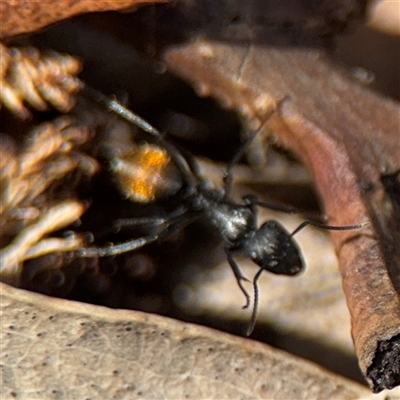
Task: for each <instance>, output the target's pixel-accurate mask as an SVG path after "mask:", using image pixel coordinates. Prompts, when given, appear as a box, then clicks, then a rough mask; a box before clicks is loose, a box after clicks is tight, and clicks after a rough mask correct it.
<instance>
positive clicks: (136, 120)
mask: <svg viewBox="0 0 400 400" xmlns="http://www.w3.org/2000/svg"><path fill="white" fill-rule="evenodd" d="M83 92H84V93H86V94H87V95H88V96H89V97H91V98H92V99H93V100H95V101H96V102H97V103H99V104H102V105H103V106H105V107H106V108H108V109H109V110H111V111H113V112H115V114H117V115H119V116H120V117H121V118H123V119H125V120H126V121H129V122H131V123H132V124H134V125H136V126H138V127H139V128H141V129H143V130H144V131H145V132H147V133H150V134H151V135H152V136H154V137H155V138H157V139H162V138H163V135H162V134H161V133H160V132H159V131H158V130H157V129H156V128H154V127H153V126H151V125H150V124H149V123H148V122H147V121H145V120H144V119H143V118H141V117H139V116H138V115H136V114H134V113H133V112H132V111H130V110H128V109H127V108H126V107H124V106H123V105H122V104H121V103H119V102H118V101H116V100H113V99H111V98H109V97H108V96H105V95H104V94H103V93H101V92H99V91H98V90H96V89H93V88H92V87H90V86H88V85H84V87H83Z"/></svg>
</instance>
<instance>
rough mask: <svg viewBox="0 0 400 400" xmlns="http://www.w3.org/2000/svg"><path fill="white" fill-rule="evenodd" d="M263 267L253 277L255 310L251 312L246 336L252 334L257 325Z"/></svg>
mask: <svg viewBox="0 0 400 400" xmlns="http://www.w3.org/2000/svg"><path fill="white" fill-rule="evenodd" d="M263 271H264V270H263V269H260V270H259V271H258V272H257V273H256V276H255V277H254V279H253V288H254V305H253V312H252V313H251V318H250V322H249V326H248V328H247V331H246V336H250V335H251V333H252V332H253V330H254V327H255V325H256V319H257V311H258V296H259V290H258V285H257V281H258V279H259V278H260V276H261V274H262V273H263Z"/></svg>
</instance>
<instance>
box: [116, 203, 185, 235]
mask: <svg viewBox="0 0 400 400" xmlns="http://www.w3.org/2000/svg"><path fill="white" fill-rule="evenodd" d="M187 211H188V210H187V209H186V208H183V207H182V208H179V209H178V210H176V211H174V212H172V213H171V214H169V215H167V216H165V217H144V218H141V217H138V218H121V219H117V220H116V221H115V222H114V224H113V227H114V228H115V230H116V231H117V232H118V231H119V230H120V229H121V228H123V227H128V226H137V225H158V226H159V225H165V224H170V225H171V224H173V223H174V222H175V221H177V220H179V218H180V217H182V216H183V215H184V214H186V213H187Z"/></svg>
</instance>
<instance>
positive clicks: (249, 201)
mask: <svg viewBox="0 0 400 400" xmlns="http://www.w3.org/2000/svg"><path fill="white" fill-rule="evenodd" d="M243 200H244V203H245V204H246V205H251V206H258V207H264V208H269V209H271V210H274V211H282V212H286V213H298V212H299V210H297V209H296V208H293V207H289V206H285V205H281V204H276V203H269V202H268V203H267V202H263V201H260V200H258V199H257V197H256V196H253V195H248V196H244V197H243ZM303 214H304V213H303ZM306 217H308V218H317V217H315V216H313V215H309V214H306ZM307 225H312V226H315V227H317V228H320V229H326V230H328V231H350V230H352V229H360V228H363V227H364V226H367V225H369V222H365V223H363V224H357V225H342V226H332V225H325V224H321V223H319V222H314V221H311V220H308V221H304V222H303V223H301V224H300V225H299V226H298V227H297V228H296V229H295V230H294V231H293V232H292V234H291V235H290V236H294V235H295V234H296V233H298V232H299V231H301V230H302V229H303V228H305V227H306V226H307Z"/></svg>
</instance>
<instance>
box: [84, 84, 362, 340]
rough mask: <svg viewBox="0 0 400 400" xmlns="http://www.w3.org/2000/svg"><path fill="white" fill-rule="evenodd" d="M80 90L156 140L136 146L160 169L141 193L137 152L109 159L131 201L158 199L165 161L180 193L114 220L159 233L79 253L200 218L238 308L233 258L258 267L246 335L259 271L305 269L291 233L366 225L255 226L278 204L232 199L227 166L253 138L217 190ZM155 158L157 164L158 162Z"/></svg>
mask: <svg viewBox="0 0 400 400" xmlns="http://www.w3.org/2000/svg"><path fill="white" fill-rule="evenodd" d="M84 90H85V91H86V93H87V94H88V95H89V96H90V97H92V98H93V99H94V100H96V101H97V102H99V103H101V104H103V105H104V106H105V107H107V108H108V109H109V110H111V111H113V112H115V113H116V114H118V115H119V116H120V117H121V118H123V119H125V120H126V121H128V122H130V123H132V124H134V125H136V126H138V127H139V128H141V129H142V130H143V131H145V132H147V133H148V134H150V135H151V137H152V139H153V140H154V141H155V142H156V143H157V146H155V145H149V146H147V147H145V148H139V150H138V151H139V153H140V154H141V155H142V156H143V157H144V158H143V160H145V161H143V162H149V161H148V159H150V164H152V161H151V160H153V161H154V160H155V161H154V162H153V164H156V165H157V166H158V173H160V174H161V179H159V178H154V179H153V178H151V177H149V175H147V178H146V175H145V179H144V181H143V182H142V186H140V185H139V187H141V189H143V187H144V189H146V190H144V191H143V190H142V192H143V193H144V195H143V193H141V192H140V190H138V188H137V182H136V179H137V174H138V171H141V170H142V169H143V165H137V164H138V162H139V164H140V163H141V162H140V161H137V160H138V159H140V156H138V155H135V157H136V159H134V160H132V159H131V158H130V157H129V155H127V156H126V155H124V156H121V157H116V158H115V160H114V161H113V163H114V166H113V169H114V171H115V173H116V175H117V179H118V180H119V182H120V186H121V187H122V188H123V190H124V191H125V193H126V195H127V196H128V197H131V198H132V199H133V200H135V201H141V200H140V196H139V195H140V194H141V195H143V201H145V202H146V201H150V200H153V199H155V200H157V196H156V195H155V194H156V193H157V190H160V191H162V189H163V188H162V187H161V186H160V185H162V184H161V182H163V179H162V177H163V170H164V169H165V168H166V166H168V168H171V165H173V166H174V168H175V169H177V171H179V173H176V174H175V176H176V177H177V178H178V187H179V188H183V187H184V195H183V197H182V201H181V202H180V205H179V206H178V207H177V208H176V210H174V211H173V212H172V213H171V214H170V215H168V216H166V217H160V218H132V219H127V220H119V221H117V223H116V225H117V227H118V228H121V227H123V226H133V225H153V226H157V227H158V233H154V234H152V235H148V236H144V237H140V238H136V239H132V240H129V241H127V242H124V243H120V244H116V245H113V244H112V245H109V246H106V247H90V248H86V249H82V250H80V251H78V255H79V256H80V257H94V256H97V257H107V256H113V255H117V254H121V253H125V252H128V251H132V250H136V249H139V248H141V247H143V246H145V245H147V244H149V243H152V242H154V241H156V240H158V239H160V238H162V237H164V236H165V235H166V234H167V233H168V232H169V231H170V229H171V228H180V227H184V226H186V225H187V224H189V223H191V222H193V221H195V220H199V219H203V220H205V221H207V222H208V223H210V224H211V225H212V226H213V227H214V228H215V229H216V230H217V231H218V233H219V235H220V237H221V239H222V241H223V243H224V247H225V252H226V256H227V259H228V262H229V264H230V266H231V268H232V271H233V273H234V275H235V278H236V281H237V283H238V285H239V287H240V289H241V290H242V292H243V294H244V296H245V297H246V304H245V305H244V306H243V308H247V307H248V306H249V304H250V295H249V294H248V293H247V291H246V289H245V288H244V286H243V284H242V282H243V281H247V282H250V281H249V280H248V279H247V278H246V277H245V276H244V275H243V274H242V272H241V270H240V267H239V265H238V264H237V263H236V261H235V259H234V257H235V256H237V255H242V256H245V257H248V258H250V259H251V260H252V261H253V262H254V263H255V264H257V265H258V266H259V267H260V270H259V271H258V272H257V273H256V275H255V276H254V278H253V288H254V305H253V311H252V316H251V320H250V323H249V327H248V329H247V335H250V334H251V332H252V331H253V329H254V326H255V322H256V316H257V308H258V296H259V293H258V285H257V282H258V279H259V278H260V276H261V274H262V272H263V271H264V270H267V271H269V272H272V273H274V274H280V275H296V274H298V273H300V272H301V271H302V270H303V269H304V261H303V259H302V257H301V251H300V249H299V247H298V246H297V244H296V242H295V241H294V239H293V236H294V235H295V234H297V233H298V232H299V231H301V230H302V229H303V228H304V227H306V226H307V225H314V226H316V227H318V228H321V229H327V230H338V231H341V230H351V229H359V228H362V227H363V226H365V224H360V225H350V226H330V225H323V224H320V223H316V222H313V221H304V222H303V223H302V224H300V225H299V226H298V227H297V228H296V229H295V230H294V231H293V232H292V233H290V232H288V231H287V230H286V229H285V228H284V227H283V226H282V225H281V224H280V223H279V222H277V221H275V220H269V221H266V222H264V223H263V224H262V225H261V227H258V224H257V207H267V208H275V209H277V207H273V206H271V205H269V204H266V203H263V202H261V201H259V200H258V199H257V198H256V197H255V196H245V197H244V198H243V203H242V204H239V203H235V202H234V201H233V200H232V199H231V198H230V191H231V186H232V173H231V170H232V167H233V165H234V164H235V163H236V162H237V161H238V160H239V159H240V158H241V157H242V155H243V152H244V149H245V148H246V146H247V144H248V143H249V142H250V141H251V139H252V138H250V139H249V140H248V141H247V142H246V143H245V144H244V145H243V146H242V147H241V149H240V151H239V152H238V153H237V154H236V156H235V157H234V159H233V160H232V162H231V163H230V164H229V165H228V168H227V171H226V173H225V176H224V189H223V190H222V191H221V190H217V189H214V188H211V187H210V186H209V184H208V183H207V182H206V180H205V179H204V178H203V177H202V176H201V175H200V173H199V168H198V165H197V163H196V161H195V160H194V158H193V157H192V156H191V155H190V154H189V153H188V152H186V151H184V150H183V149H180V148H178V147H177V146H175V145H173V144H172V143H171V142H170V141H167V140H166V139H165V138H164V136H163V135H162V134H161V133H160V132H159V131H158V130H157V129H155V128H154V127H153V126H151V125H150V124H149V123H147V122H146V121H145V120H143V119H142V118H140V117H139V116H137V115H135V114H134V113H132V112H131V111H130V110H128V109H126V108H125V107H124V106H122V105H121V104H120V103H118V102H117V101H115V100H112V99H110V98H108V97H107V96H104V95H103V94H101V93H99V92H97V91H95V90H94V89H91V88H88V87H85V89H84ZM253 137H254V136H253ZM145 153H146V154H145ZM137 157H139V158H137ZM146 157H147V158H146ZM158 159H159V164H158V161H157V160H158ZM138 168H139V169H138ZM150 174H151V172H150ZM179 175H180V176H179ZM175 184H176V182H175ZM139 192H140V193H139ZM149 193H152V194H153V195H154V196H150V195H149ZM278 209H279V210H280V211H282V210H284V208H281V207H279V208H278ZM291 211H292V210H291Z"/></svg>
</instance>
